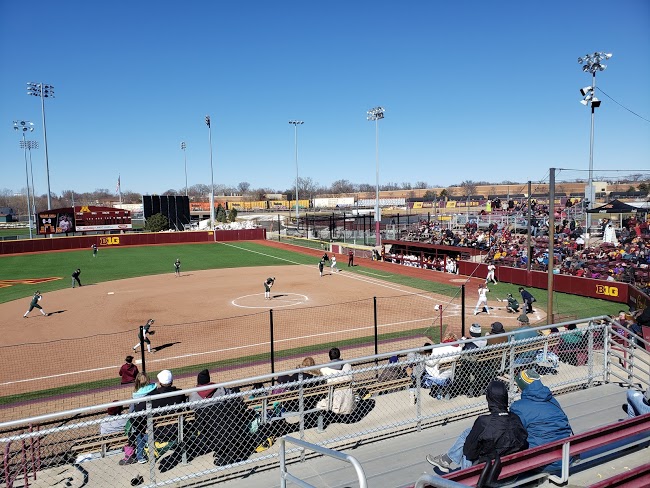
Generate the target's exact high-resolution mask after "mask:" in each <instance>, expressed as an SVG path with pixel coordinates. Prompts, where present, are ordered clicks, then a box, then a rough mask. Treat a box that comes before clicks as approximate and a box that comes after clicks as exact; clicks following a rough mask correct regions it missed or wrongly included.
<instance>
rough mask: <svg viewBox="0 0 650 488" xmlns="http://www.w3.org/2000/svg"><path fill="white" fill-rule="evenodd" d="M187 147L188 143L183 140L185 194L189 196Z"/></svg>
mask: <svg viewBox="0 0 650 488" xmlns="http://www.w3.org/2000/svg"><path fill="white" fill-rule="evenodd" d="M186 148H187V144H185V142H181V149H182V150H183V159H184V160H185V196H187V155H186V154H185V149H186ZM210 154H212V151H210Z"/></svg>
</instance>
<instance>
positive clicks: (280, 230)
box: [278, 214, 297, 242]
mask: <svg viewBox="0 0 650 488" xmlns="http://www.w3.org/2000/svg"><path fill="white" fill-rule="evenodd" d="M296 225H297V224H296ZM280 232H282V226H281V225H280V214H278V242H280Z"/></svg>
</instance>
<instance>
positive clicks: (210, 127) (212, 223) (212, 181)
mask: <svg viewBox="0 0 650 488" xmlns="http://www.w3.org/2000/svg"><path fill="white" fill-rule="evenodd" d="M205 125H207V126H208V140H209V142H210V185H211V186H210V188H211V189H210V225H212V236H213V240H214V241H215V242H216V240H217V232H216V231H215V230H214V226H215V221H214V220H215V217H214V170H213V168H212V126H211V124H210V116H209V115H206V116H205Z"/></svg>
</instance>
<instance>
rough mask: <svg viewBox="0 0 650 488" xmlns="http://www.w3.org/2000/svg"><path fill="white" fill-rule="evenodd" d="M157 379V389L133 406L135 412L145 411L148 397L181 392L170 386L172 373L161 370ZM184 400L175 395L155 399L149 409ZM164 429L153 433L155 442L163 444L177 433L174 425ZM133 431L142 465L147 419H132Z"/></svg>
mask: <svg viewBox="0 0 650 488" xmlns="http://www.w3.org/2000/svg"><path fill="white" fill-rule="evenodd" d="M157 378H158V387H157V388H156V389H155V390H153V391H152V392H151V393H149V394H148V395H147V396H145V397H144V398H143V401H141V402H140V403H138V404H136V406H135V411H136V412H142V411H144V410H146V408H147V402H146V401H145V400H147V399H148V397H150V396H155V395H161V394H163V393H171V392H174V391H181V390H180V389H178V388H176V387H175V386H173V385H172V383H173V382H174V376H173V375H172V372H171V371H169V370H168V369H163V370H162V371H161V372H160V373H158V376H157ZM186 400H187V397H186V396H185V395H175V396H170V397H166V398H157V399H154V400H151V408H152V409H155V408H160V407H166V406H168V405H176V404H180V403H184V402H185V401H186ZM169 413H171V412H169V411H167V412H165V414H169ZM166 427H169V428H166ZM166 427H161V428H160V429H156V432H155V438H156V441H163V442H164V441H170V440H172V439H173V438H174V437H175V435H176V434H177V433H178V427H177V426H176V425H173V424H172V425H169V426H166ZM133 429H134V431H135V433H136V449H135V455H136V459H137V460H138V462H139V463H141V464H144V463H146V462H147V460H146V459H145V456H144V446H145V445H146V444H147V441H148V436H147V417H146V416H144V415H143V416H141V417H134V419H133Z"/></svg>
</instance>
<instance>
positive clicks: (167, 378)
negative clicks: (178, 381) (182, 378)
mask: <svg viewBox="0 0 650 488" xmlns="http://www.w3.org/2000/svg"><path fill="white" fill-rule="evenodd" d="M157 378H158V383H160V384H161V385H171V384H172V381H173V380H174V377H173V376H172V372H171V371H169V370H168V369H163V370H162V371H161V372H160V373H158V376H157Z"/></svg>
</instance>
